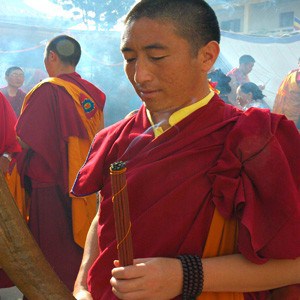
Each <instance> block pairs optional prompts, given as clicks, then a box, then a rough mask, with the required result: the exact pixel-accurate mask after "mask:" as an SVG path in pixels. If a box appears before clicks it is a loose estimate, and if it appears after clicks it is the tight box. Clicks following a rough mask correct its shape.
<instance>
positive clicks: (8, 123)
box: [0, 93, 21, 288]
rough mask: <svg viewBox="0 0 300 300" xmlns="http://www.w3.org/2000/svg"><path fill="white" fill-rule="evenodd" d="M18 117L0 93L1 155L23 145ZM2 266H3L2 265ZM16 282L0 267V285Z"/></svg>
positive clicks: (19, 148)
mask: <svg viewBox="0 0 300 300" xmlns="http://www.w3.org/2000/svg"><path fill="white" fill-rule="evenodd" d="M16 122H17V117H16V114H15V112H14V111H13V109H12V107H11V105H10V104H9V102H8V101H7V100H6V98H5V96H4V95H3V94H2V93H0V156H1V155H2V154H3V153H4V152H7V153H10V154H13V153H17V152H20V151H21V147H20V145H19V143H18V141H17V139H16V132H15V125H16ZM0 267H1V266H0ZM13 285H14V284H13V283H12V282H11V281H10V280H9V279H8V277H7V276H6V274H5V273H4V272H3V270H2V269H0V287H1V288H4V287H10V286H13Z"/></svg>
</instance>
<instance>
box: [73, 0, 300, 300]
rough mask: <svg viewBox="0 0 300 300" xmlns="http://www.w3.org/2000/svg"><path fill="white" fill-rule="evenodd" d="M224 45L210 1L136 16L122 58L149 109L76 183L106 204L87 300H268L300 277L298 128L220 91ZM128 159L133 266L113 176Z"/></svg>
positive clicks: (84, 278) (85, 280) (95, 237)
mask: <svg viewBox="0 0 300 300" xmlns="http://www.w3.org/2000/svg"><path fill="white" fill-rule="evenodd" d="M219 41H220V30H219V26H218V21H217V18H216V16H215V13H214V11H213V10H212V9H211V8H210V6H208V4H207V3H206V2H205V1H202V0H185V1H183V0H142V1H139V2H138V3H137V4H136V5H135V6H134V7H133V8H132V10H131V11H130V12H129V14H128V15H127V17H126V19H125V30H124V33H123V36H122V40H121V51H122V53H123V56H124V66H125V71H126V74H127V76H128V78H129V80H130V82H131V83H132V85H133V87H134V88H135V90H136V92H137V94H138V95H139V96H140V98H141V100H142V102H143V105H142V107H141V108H140V110H139V111H138V112H137V113H136V114H133V115H132V116H131V117H129V118H127V119H125V120H122V121H120V122H119V123H117V124H114V125H112V126H111V127H109V128H106V129H104V130H103V131H101V132H100V133H98V134H97V136H96V138H95V140H94V142H93V144H92V147H91V150H90V152H89V155H88V159H87V161H86V162H85V164H84V166H83V167H82V168H81V170H80V172H79V174H78V177H77V180H76V182H75V184H74V187H73V191H72V192H73V193H74V194H75V195H79V196H80V195H86V194H91V193H94V192H96V191H98V190H101V195H102V197H103V200H102V201H101V207H100V215H98V216H97V217H96V218H95V220H94V221H93V223H92V226H91V229H90V231H89V234H88V237H87V242H86V246H85V252H84V257H83V262H82V265H81V269H80V272H79V274H78V277H77V280H76V284H75V289H74V292H73V293H74V295H75V297H77V299H94V300H99V299H105V300H107V299H115V297H118V298H120V299H173V298H178V299H179V298H183V299H194V298H195V297H197V296H198V295H200V294H201V292H202V294H201V295H200V296H199V299H210V300H212V299H267V297H268V296H270V290H272V289H275V288H278V287H281V286H283V285H288V284H295V283H298V282H300V258H297V257H299V256H300V248H299V244H300V236H299V230H300V222H299V220H300V218H299V216H300V201H299V186H300V177H299V170H300V160H299V155H298V153H297V152H298V151H299V147H300V137H299V134H298V131H297V129H296V127H295V126H294V124H293V122H291V121H288V120H287V119H286V118H284V117H283V116H279V115H272V114H271V113H270V112H269V111H267V110H261V109H257V108H251V109H249V110H248V111H247V112H243V111H240V110H238V109H237V108H235V107H233V106H231V105H228V104H226V103H224V101H222V100H221V99H220V98H219V96H218V95H216V94H215V93H214V92H213V91H211V90H210V88H209V82H208V80H207V72H208V71H209V70H210V69H211V68H212V66H213V65H214V63H215V61H216V59H217V57H218V54H219V51H220V50H219ZM119 160H122V161H124V162H126V167H127V171H126V176H127V189H128V198H129V202H130V203H129V204H130V214H131V232H132V240H133V252H134V257H135V258H136V259H135V260H134V265H132V266H127V267H122V266H119V262H118V261H116V259H117V257H118V255H117V246H118V245H117V243H116V236H115V231H114V218H113V203H112V197H113V196H114V195H112V193H111V187H110V185H111V182H110V175H109V167H110V164H111V163H114V162H115V161H119ZM282 174H284V176H282ZM212 292H216V293H212ZM251 297H252V298H251Z"/></svg>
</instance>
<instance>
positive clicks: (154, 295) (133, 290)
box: [110, 257, 183, 300]
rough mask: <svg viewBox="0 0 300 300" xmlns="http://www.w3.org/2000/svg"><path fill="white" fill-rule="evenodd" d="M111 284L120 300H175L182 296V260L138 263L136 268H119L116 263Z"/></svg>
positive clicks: (159, 258)
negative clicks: (174, 299) (173, 299)
mask: <svg viewBox="0 0 300 300" xmlns="http://www.w3.org/2000/svg"><path fill="white" fill-rule="evenodd" d="M115 266H116V268H114V269H113V270H112V278H111V280H110V283H111V286H112V291H113V293H114V294H115V295H116V296H117V297H118V298H119V299H128V300H131V299H132V300H134V299H144V300H147V299H155V300H162V299H172V298H174V297H176V296H178V295H180V294H181V291H182V282H183V271H182V265H181V262H180V260H179V259H176V258H162V257H157V258H145V259H135V260H134V264H133V265H132V266H127V267H119V266H118V261H115Z"/></svg>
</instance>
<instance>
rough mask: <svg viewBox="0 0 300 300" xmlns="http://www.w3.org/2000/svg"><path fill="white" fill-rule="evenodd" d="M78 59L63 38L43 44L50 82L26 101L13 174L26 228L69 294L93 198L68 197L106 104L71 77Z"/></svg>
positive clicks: (70, 41) (77, 53)
mask: <svg viewBox="0 0 300 300" xmlns="http://www.w3.org/2000/svg"><path fill="white" fill-rule="evenodd" d="M80 56H81V47H80V44H79V43H78V41H76V40H75V39H74V38H72V37H70V36H68V35H60V36H57V37H55V38H53V39H52V40H50V41H49V42H48V43H47V45H46V48H45V54H44V64H45V67H46V70H47V72H48V74H49V78H46V79H44V80H43V81H42V82H40V83H38V84H37V85H36V86H35V87H34V88H33V89H32V90H31V91H30V92H29V93H28V94H27V95H26V98H25V100H24V105H23V108H22V111H21V115H20V117H19V119H18V122H17V124H16V132H17V136H18V139H19V142H20V144H21V146H22V148H23V151H22V152H21V153H20V154H19V155H18V156H17V164H16V168H17V170H18V174H19V175H20V177H21V182H22V183H23V185H24V188H25V190H26V192H27V194H28V195H29V198H30V200H29V203H30V206H29V207H25V208H24V209H25V211H27V210H28V211H29V216H28V218H29V223H28V225H29V228H30V230H31V232H32V234H33V236H34V238H35V239H36V241H37V243H38V245H39V246H40V248H41V250H42V251H43V253H44V255H45V257H46V259H47V260H48V262H49V263H50V265H51V266H52V268H53V269H54V271H55V272H56V273H57V275H58V276H59V277H60V279H61V280H62V282H64V283H65V285H66V286H67V287H68V288H69V289H70V290H72V289H73V285H74V281H75V278H76V275H77V272H78V269H79V266H80V262H81V258H82V248H83V246H84V243H85V238H86V234H87V231H88V228H89V225H90V222H91V220H92V219H93V217H94V216H95V214H96V204H97V197H96V195H92V197H89V198H86V197H81V198H76V199H75V198H74V197H71V196H70V195H69V191H70V188H71V185H72V183H73V181H74V180H75V176H76V174H77V172H78V170H79V168H80V166H81V164H82V163H83V162H84V159H85V157H86V155H87V152H88V149H89V146H90V144H91V142H92V140H93V138H94V135H95V134H96V133H97V132H98V131H99V130H101V129H102V128H103V124H104V121H103V108H104V103H105V94H104V93H103V92H102V91H101V90H99V89H98V88H97V87H96V86H94V85H93V84H92V83H90V82H88V81H87V80H85V79H83V78H81V76H80V75H79V74H78V73H77V72H76V66H77V64H78V62H79V60H80ZM13 171H14V170H13ZM12 174H14V173H12Z"/></svg>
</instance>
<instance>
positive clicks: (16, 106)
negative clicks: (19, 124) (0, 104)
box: [0, 87, 26, 117]
mask: <svg viewBox="0 0 300 300" xmlns="http://www.w3.org/2000/svg"><path fill="white" fill-rule="evenodd" d="M0 91H1V92H2V93H3V94H4V95H5V97H6V99H7V101H8V102H9V103H10V105H11V106H12V108H13V110H14V111H15V113H16V115H17V117H19V116H20V112H21V108H22V104H23V101H24V98H25V96H26V93H25V92H23V91H22V90H21V89H18V91H17V94H16V95H15V96H13V97H11V96H9V94H8V90H7V87H4V88H2V89H0Z"/></svg>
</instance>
